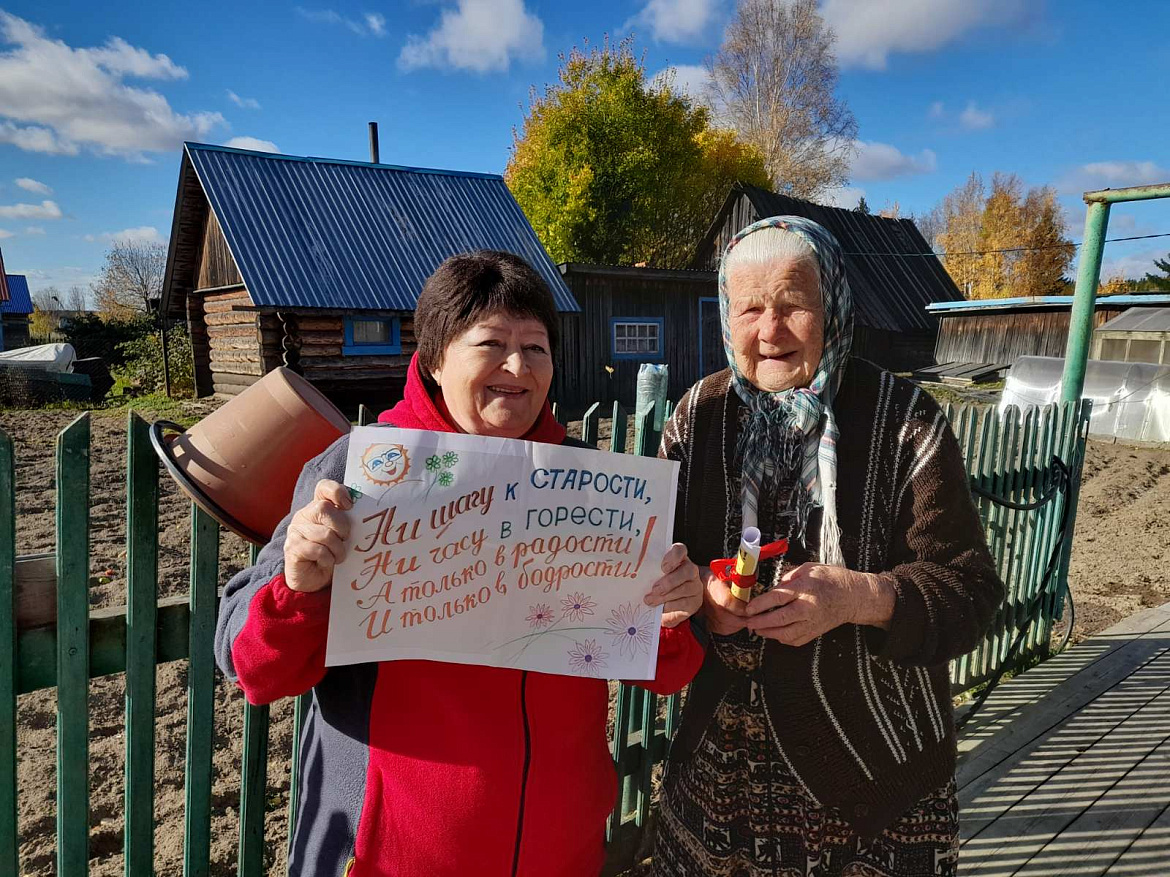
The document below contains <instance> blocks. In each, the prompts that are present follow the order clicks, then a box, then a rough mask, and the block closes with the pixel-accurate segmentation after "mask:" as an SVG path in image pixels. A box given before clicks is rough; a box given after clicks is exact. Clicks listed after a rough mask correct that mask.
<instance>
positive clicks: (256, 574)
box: [215, 435, 349, 681]
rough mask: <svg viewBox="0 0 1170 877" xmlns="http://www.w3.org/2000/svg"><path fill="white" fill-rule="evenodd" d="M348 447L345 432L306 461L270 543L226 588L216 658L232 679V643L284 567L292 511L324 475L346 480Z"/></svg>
mask: <svg viewBox="0 0 1170 877" xmlns="http://www.w3.org/2000/svg"><path fill="white" fill-rule="evenodd" d="M348 449H349V436H348V435H345V436H342V437H341V438H339V439H338V440H337V441H335V442H334V443H333V444H332V445H330V446H329V447H328V448H327V449H326V450H325V451H323V452H322V453H321V454H319V455H318V456H316V457H314V458H313V459H312V460H310V461H309V462H308V463H306V464H305V467H304V468H303V469H302V470H301V475H300V477H299V478H298V479H297V486H296V490H295V491H294V492H293V499H292V504H291V506H290V508H289V513H288V514H287V515H285V516H284V518H283V519H282V520H281V522H280V524H279V525H278V526H277V528H276V530H275V532H273V534H272V538H271V539H270V540H269V541H268V544H267V545H265V546H264V547H263V548H261V549H260V554H259V556H257V558H256V563H255V565H253V566H250V567H248V568H247V569H243V570H240V571H239V572H238V573H236V574H235V575H234V576H232V578H231V580H230V581H229V582H228V583H227V586H226V587H225V588H224V590H223V597H222V598H221V599H220V604H219V617H218V619H217V621H216V626H215V660H216V663H217V664H219V668H220V670H222V671H223V673H224V675H225V676H227V677H228V678H229V679H231V680H232V681H235V679H236V671H235V667H234V666H233V665H232V645H233V644H234V643H235V641H236V637H237V636H239V634H240V631H241V630H243V629H244V624H245V623H246V622H247V620H248V607H249V606H250V605H251V604H252V598H253V597H255V596H256V592H257V591H259V590H260V589H261V588H262V587H264V586H265V585H266V584H268V583H269V582H270V581H272V579H273V578H275V577H276V576H277V575H278V574H279V573H281V572H283V571H284V539H285V536H286V535H287V533H288V525H289V522H290V521H292V518H293V515H295V514H296V513H297V512H298V511H300V510H301V509H303V508H304V507H305V506H307V505H308V504H309V503H310V502H312V500H313V494H314V492H315V490H316V488H317V482H318V481H320V480H321V479H323V478H328V479H331V480H333V481H343V480H344V478H345V458H346V453H347V451H348Z"/></svg>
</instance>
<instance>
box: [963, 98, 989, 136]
mask: <svg viewBox="0 0 1170 877" xmlns="http://www.w3.org/2000/svg"><path fill="white" fill-rule="evenodd" d="M959 124H960V125H962V126H963V127H964V128H966V129H967V130H968V131H982V130H984V129H986V128H990V127H991V126H992V125H994V124H995V114H994V113H992V112H991V110H981V109H979V107H978V106H976V105H975V101H968V102H967V109H965V110H963V112H961V113H959Z"/></svg>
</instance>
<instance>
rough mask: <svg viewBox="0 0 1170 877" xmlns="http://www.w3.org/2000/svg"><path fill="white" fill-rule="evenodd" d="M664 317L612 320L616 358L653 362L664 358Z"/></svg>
mask: <svg viewBox="0 0 1170 877" xmlns="http://www.w3.org/2000/svg"><path fill="white" fill-rule="evenodd" d="M665 322H666V321H665V320H664V319H663V318H662V317H615V318H614V319H612V320H611V321H610V326H611V330H610V339H611V347H612V349H613V356H614V359H638V360H642V361H644V362H653V361H655V360H660V359H662V355H663V351H662V336H663V334H664V324H665Z"/></svg>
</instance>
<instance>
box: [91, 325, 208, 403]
mask: <svg viewBox="0 0 1170 877" xmlns="http://www.w3.org/2000/svg"><path fill="white" fill-rule="evenodd" d="M117 349H118V354H119V356H120V357H121V360H122V364H121V365H119V366H117V367H116V368H112V369H110V371H111V374H113V376H114V378H115V379H116V380H117V381H118V383H119V384H120V385H121V386H122V387H133V388H134V389H135V390H137V391H138V392H140V393H162V392H164V391H165V383H164V381H163V357H162V340H161V338H160V334H159V330H158V329H157V328H154V327H152V326H150V324H149V323H146V331H145V332H143V333H142V334H140V335H138V337H136V338H133V339H131V340H129V341H123V342H122V343H120V344H119V345H118V348H117ZM167 353H168V364H169V365H170V377H171V395H172V396H181V397H186V398H190V397H191V396H194V395H195V366H194V360H193V359H192V356H191V339H190V337H188V335H187V333H186V331H185V330H184V329H183V327H182V326H172V327H171V328H170V329H169V330H168V331H167Z"/></svg>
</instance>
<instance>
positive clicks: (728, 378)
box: [654, 216, 1003, 877]
mask: <svg viewBox="0 0 1170 877" xmlns="http://www.w3.org/2000/svg"><path fill="white" fill-rule="evenodd" d="M719 302H720V315H721V317H722V321H723V338H724V346H725V348H726V352H727V361H728V364H729V366H730V368H729V369H728V370H727V371H724V372H721V373H719V374H717V375H712V376H710V377H708V378H704V379H703V380H702V381H700V382H699V383H698V384H696V385H695V386H694V387H693V388H691V390H690V391H689V392H688V393H687V395H686V396H685V397H684V398H683V400H682V401H681V402H680V404H679V406H678V408H677V410H676V412H675V414H674V417H673V419H672V420H671V422H670V424H669V425H668V427H667V430H666V434H665V436H664V439H663V449H662V453H663V454H664V455H665V456H667V457H669V458H670V459H674V460H678V461H679V462H680V463H681V464H682V474H681V478H680V506H679V511H678V523H677V524H676V527H675V536H676V538H680V539H682V540H683V541H684V542H685V543H686V544H687V546H688V547H689V548H690V552H691V556H692V557H693V558H695V559H696V560H697V561H699V562H700V563H706V562H708V561H710V560H711V559H713V558H720V557H727V556H732V555H733V554H734V553H735V551H736V549H737V548H738V545H739V542H740V537H741V533H742V531H743V529H744V527H745V526H757V527H759V528H760V530H761V531H762V532H763V541H764V543H768V542H771V541H774V540H782V539H787V540H789V544H790V547H789V550H788V552H787V555H786V556H783V557H781V558H779V559H777V560H775V561H765V562H762V563H761V564H760V567H759V577H758V581H757V583H756V585H755V588H754V590H753V591H752V592H751V595H750V599H748V600H746V601H741V600H739V599H737V598H736V597H735V596H733V595H732V593H731V591H730V590H729V587H728V585H727V583H726V582H724V581H722V580H720V579H718V578H714V577H711V578H709V579H708V580H707V584H706V597H705V604H704V609H703V612H704V614H705V617H706V619H707V624H708V628H709V630H710V631H711V633H712V645H711V648H710V649H709V650H708V655H707V658H706V661H705V663H704V664H703V667H702V669H701V670H700V672H699V674H698V676H697V678H696V679H695V681H694V683H693V684H692V686H691V690H690V694H689V696H688V699H687V702H686V707H685V709H684V712H683V717H682V723H681V727H680V731H679V733H678V736H677V737H676V739H675V742H674V744H673V746H672V748H671V752H670V761H669V765H668V768H667V775H666V779H665V787H664V792H663V798H662V803H661V812H660V818H659V823H658V836H657V847H656V851H655V856H654V864H655V873H656V874H659V875H664V877H665V875H671V877H698V875H728V877H730V875H735V877H763V875H765V874H766V875H784V877H795V875H801V877H838V875H840V877H920V875H922V877H925V875H930V877H936V875H953V874H954V873H955V868H956V859H957V855H958V808H957V804H956V800H955V785H954V769H955V735H954V727H953V724H952V714H951V698H950V681H949V678H948V673H947V662H948V661H949V660H950V659H951V658H954V657H956V656H958V655H961V654H963V653H964V652H967V651H968V650H970V649H972V648H973V647H974V646H975V644H976V643H977V641H978V640H979V638H980V636H981V635H982V633H983V632H984V630H985V628H986V627H987V626H988V624H989V622H990V620H991V618H992V615H993V613H994V612H995V610H996V607H997V606H998V605H999V602H1000V600H1001V598H1002V594H1003V588H1002V585H1001V583H1000V582H999V580H998V579H997V576H996V571H995V568H994V566H993V564H992V560H991V557H990V555H989V553H988V551H987V547H986V544H985V542H984V539H983V535H982V534H983V528H982V526H981V524H980V521H979V517H978V515H977V513H976V511H975V508H974V505H973V504H972V501H971V495H970V492H969V490H968V487H967V478H966V474H965V472H964V469H963V461H962V458H961V456H960V454H959V448H958V445H957V443H956V441H955V439H954V437H953V435H952V433H951V430H950V428H949V426H948V424H947V421H946V418H945V417H944V416H943V414H942V413H941V412H940V410H939V408H938V406H937V405H936V404H935V403H934V402H933V401H932V400H931V398H930V396H928V395H927V394H926V393H922V392H920V391H919V390H918V389H916V388H915V387H914V385H912V384H910V383H908V382H906V381H903V380H900V379H898V378H896V377H894V376H893V375H892V374H889V373H888V372H883V371H881V370H880V369H878V368H876V367H875V366H873V365H871V364H869V363H867V362H864V361H862V360H859V359H853V358H851V357H850V355H849V348H850V339H851V336H852V332H853V317H852V305H851V302H850V296H849V289H848V286H847V284H846V282H845V276H844V273H843V270H842V258H841V252H840V249H839V247H838V245H837V243H836V241H835V240H834V239H833V237H832V236H831V235H830V234H829V233H828V232H827V231H826V230H825V229H824V228H822V227H821V226H819V225H817V224H816V223H814V222H810V221H809V220H806V219H802V218H799V217H784V216H782V217H774V218H772V219H766V220H763V221H761V222H757V223H755V224H754V225H752V226H750V227H748V228H746V229H744V230H743V231H741V232H740V233H739V234H738V235H736V237H735V238H734V239H733V240H732V241H731V243H730V244H729V245H728V247H727V251H726V253H725V255H724V258H723V262H722V266H721V269H720V273H719ZM744 596H747V595H744Z"/></svg>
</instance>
